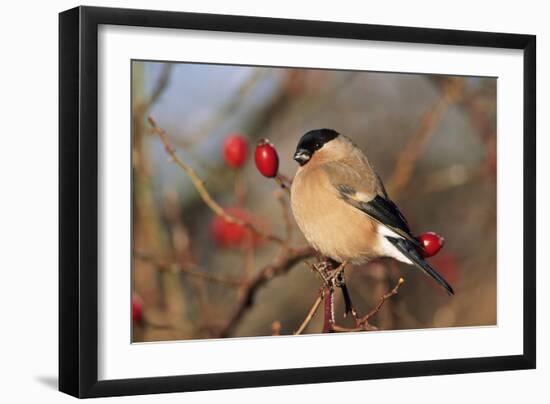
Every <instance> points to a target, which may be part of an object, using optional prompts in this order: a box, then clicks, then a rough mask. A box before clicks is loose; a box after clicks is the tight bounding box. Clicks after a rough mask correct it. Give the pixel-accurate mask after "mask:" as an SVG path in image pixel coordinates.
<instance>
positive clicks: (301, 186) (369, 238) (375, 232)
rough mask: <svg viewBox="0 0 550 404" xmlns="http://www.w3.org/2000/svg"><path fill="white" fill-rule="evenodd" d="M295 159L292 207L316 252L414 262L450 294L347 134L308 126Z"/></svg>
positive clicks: (353, 259)
mask: <svg viewBox="0 0 550 404" xmlns="http://www.w3.org/2000/svg"><path fill="white" fill-rule="evenodd" d="M294 160H296V162H298V164H299V167H298V169H297V171H296V175H295V176H294V179H293V180H292V185H291V189H290V201H291V209H292V213H293V215H294V218H295V220H296V223H297V225H298V227H299V229H300V230H301V232H302V233H303V235H304V237H305V238H306V240H307V241H308V243H309V244H310V245H311V246H312V247H313V248H314V249H315V250H316V251H317V252H318V253H320V254H322V255H323V256H325V257H327V258H328V259H330V260H331V261H332V262H333V263H335V264H336V265H339V264H341V263H344V262H345V263H350V264H362V263H366V262H368V261H371V260H374V259H378V258H387V257H389V258H393V259H396V260H397V261H400V262H404V263H406V264H409V265H413V266H415V267H416V268H418V269H420V270H421V271H422V272H424V273H425V274H427V275H428V276H429V277H431V278H432V279H433V280H435V281H436V282H437V283H438V284H439V285H440V286H442V287H443V288H444V289H445V290H446V291H447V293H448V294H449V295H453V294H454V291H453V288H452V287H451V285H450V284H449V283H448V282H447V281H446V280H445V279H444V278H443V276H441V275H440V274H439V273H438V272H437V271H436V270H435V269H434V268H433V267H432V266H431V265H430V264H429V263H428V262H426V261H425V260H424V257H423V256H422V253H421V252H422V250H423V247H422V245H421V244H420V243H419V241H418V240H417V239H416V238H415V237H414V236H413V235H412V233H411V230H410V227H409V224H408V223H407V220H406V219H405V217H404V216H403V214H402V213H401V211H400V210H399V208H398V207H397V205H396V204H395V203H394V202H393V201H392V200H391V199H390V198H389V196H388V194H387V192H386V189H385V188H384V184H383V183H382V180H381V178H380V176H379V175H378V174H377V173H376V171H375V170H374V168H373V166H372V165H371V163H370V162H369V160H368V158H367V156H366V155H365V154H364V153H363V152H362V151H361V149H360V148H359V147H357V146H356V145H355V144H354V142H353V141H352V140H351V139H350V138H348V137H347V136H345V135H342V134H340V133H338V132H337V131H335V130H333V129H315V130H311V131H309V132H307V133H305V134H304V135H303V136H302V137H301V138H300V140H299V142H298V145H297V147H296V151H295V153H294Z"/></svg>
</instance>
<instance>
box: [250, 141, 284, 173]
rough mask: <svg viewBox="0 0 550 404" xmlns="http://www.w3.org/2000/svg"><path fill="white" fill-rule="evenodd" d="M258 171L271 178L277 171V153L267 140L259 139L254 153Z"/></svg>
mask: <svg viewBox="0 0 550 404" xmlns="http://www.w3.org/2000/svg"><path fill="white" fill-rule="evenodd" d="M254 159H255V161H256V167H257V168H258V171H259V172H260V173H261V174H262V175H263V176H264V177H268V178H273V177H275V176H276V175H277V173H278V172H279V155H278V154H277V150H275V147H273V145H272V144H271V143H269V140H267V139H261V140H260V142H259V143H258V145H257V146H256V152H255V153H254Z"/></svg>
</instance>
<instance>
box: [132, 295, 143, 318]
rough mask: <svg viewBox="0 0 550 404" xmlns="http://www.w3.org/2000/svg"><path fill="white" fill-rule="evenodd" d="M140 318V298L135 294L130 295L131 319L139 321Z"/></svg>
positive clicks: (141, 308) (141, 309)
mask: <svg viewBox="0 0 550 404" xmlns="http://www.w3.org/2000/svg"><path fill="white" fill-rule="evenodd" d="M142 320H143V306H142V303H141V299H140V298H139V297H138V296H136V295H132V321H133V322H134V323H141V322H142Z"/></svg>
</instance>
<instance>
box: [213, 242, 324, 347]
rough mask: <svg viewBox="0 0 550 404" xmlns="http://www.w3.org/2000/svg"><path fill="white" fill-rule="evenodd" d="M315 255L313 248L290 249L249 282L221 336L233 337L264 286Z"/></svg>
mask: <svg viewBox="0 0 550 404" xmlns="http://www.w3.org/2000/svg"><path fill="white" fill-rule="evenodd" d="M313 254H314V251H313V249H312V248H311V247H302V248H299V249H290V250H288V253H287V254H286V255H284V256H280V257H278V258H277V259H275V261H274V262H273V263H272V264H271V265H268V266H266V267H264V268H263V269H262V270H260V272H258V274H257V275H256V276H254V277H253V278H252V279H250V280H249V281H248V282H247V284H246V286H245V287H244V290H243V295H242V297H241V299H240V301H239V303H238V304H237V307H236V308H235V310H234V312H233V314H232V315H231V316H230V317H229V320H228V321H227V323H226V325H225V326H224V327H223V328H222V329H221V331H220V333H219V336H220V337H227V336H229V335H231V333H232V332H233V331H234V330H235V328H236V327H237V325H238V324H239V323H240V321H241V320H242V318H243V316H244V314H245V313H246V311H247V310H248V309H249V308H250V307H251V306H252V304H253V303H254V298H255V296H256V293H257V292H258V290H259V289H260V288H261V287H262V286H264V285H265V284H266V283H267V282H269V281H270V280H271V279H273V278H275V277H277V276H281V275H284V274H286V273H288V271H290V269H291V268H292V267H294V265H296V264H297V263H298V262H300V261H301V260H303V259H304V258H308V257H311V256H313Z"/></svg>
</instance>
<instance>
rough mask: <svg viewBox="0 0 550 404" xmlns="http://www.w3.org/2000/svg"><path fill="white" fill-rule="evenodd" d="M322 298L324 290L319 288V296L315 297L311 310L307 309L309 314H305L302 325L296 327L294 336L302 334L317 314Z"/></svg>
mask: <svg viewBox="0 0 550 404" xmlns="http://www.w3.org/2000/svg"><path fill="white" fill-rule="evenodd" d="M324 297H325V289H324V288H321V290H319V296H317V299H315V302H313V306H311V309H309V312H308V313H307V316H306V318H305V319H304V321H302V324H300V327H298V329H297V330H296V332H295V333H294V335H300V334H301V333H303V332H304V330H305V329H306V327H307V326H308V324H309V323H310V322H311V320H312V319H313V316H315V313H317V309H318V308H319V306H320V305H321V302H322V301H323V298H324Z"/></svg>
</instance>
